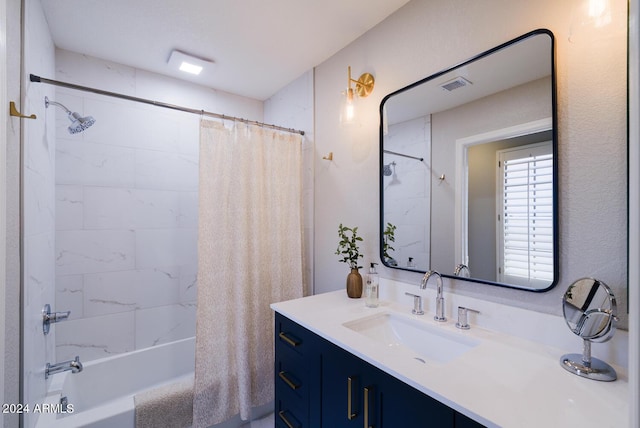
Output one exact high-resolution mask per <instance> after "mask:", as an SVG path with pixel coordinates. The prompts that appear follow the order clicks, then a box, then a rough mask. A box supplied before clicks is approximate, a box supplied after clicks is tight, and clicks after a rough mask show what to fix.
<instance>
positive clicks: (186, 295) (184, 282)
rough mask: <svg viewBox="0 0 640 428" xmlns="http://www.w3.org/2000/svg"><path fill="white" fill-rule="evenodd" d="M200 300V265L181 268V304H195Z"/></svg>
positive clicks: (195, 264)
mask: <svg viewBox="0 0 640 428" xmlns="http://www.w3.org/2000/svg"><path fill="white" fill-rule="evenodd" d="M197 298H198V264H197V261H195V262H194V263H193V264H187V265H183V266H180V303H189V302H195V301H196V300H197Z"/></svg>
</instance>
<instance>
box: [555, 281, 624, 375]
mask: <svg viewBox="0 0 640 428" xmlns="http://www.w3.org/2000/svg"><path fill="white" fill-rule="evenodd" d="M616 309H617V308H616V298H615V296H614V295H613V293H612V291H611V289H610V288H609V287H608V286H607V284H605V283H604V282H602V281H599V280H597V279H594V278H582V279H579V280H577V281H576V282H574V283H573V284H571V285H570V286H569V288H568V289H567V292H566V293H565V294H564V298H563V299H562V311H563V313H564V319H565V321H566V322H567V325H568V326H569V329H570V330H571V331H572V332H573V333H574V334H575V335H577V336H579V337H581V338H582V339H583V343H584V346H583V352H582V355H580V354H567V355H563V356H562V358H561V359H560V364H561V365H562V367H564V368H565V369H566V370H568V371H570V372H571V373H574V374H577V375H578V376H582V377H586V378H589V379H594V380H602V381H612V380H616V378H617V376H616V372H615V370H614V369H613V367H611V366H610V365H609V364H607V363H605V362H604V361H601V360H599V359H597V358H592V357H591V342H606V341H607V340H609V339H611V337H613V334H614V333H615V322H616V321H617V320H618V318H617V316H616Z"/></svg>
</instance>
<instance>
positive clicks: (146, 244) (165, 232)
mask: <svg viewBox="0 0 640 428" xmlns="http://www.w3.org/2000/svg"><path fill="white" fill-rule="evenodd" d="M197 236H198V231H197V230H196V229H179V230H178V229H141V230H137V231H136V244H135V249H136V267H137V268H138V269H148V268H153V267H157V266H181V265H188V264H193V263H195V262H196V261H197V254H198V253H197V251H198V248H197Z"/></svg>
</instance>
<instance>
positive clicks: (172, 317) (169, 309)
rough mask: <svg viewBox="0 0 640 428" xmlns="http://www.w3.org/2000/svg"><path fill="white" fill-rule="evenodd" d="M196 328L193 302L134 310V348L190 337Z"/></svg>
mask: <svg viewBox="0 0 640 428" xmlns="http://www.w3.org/2000/svg"><path fill="white" fill-rule="evenodd" d="M195 328H196V306H195V304H182V305H171V306H161V307H156V308H151V309H141V310H138V311H136V349H142V348H146V347H149V346H155V345H159V344H161V343H167V342H172V341H174V340H178V339H182V338H186V337H191V336H193V335H194V332H195Z"/></svg>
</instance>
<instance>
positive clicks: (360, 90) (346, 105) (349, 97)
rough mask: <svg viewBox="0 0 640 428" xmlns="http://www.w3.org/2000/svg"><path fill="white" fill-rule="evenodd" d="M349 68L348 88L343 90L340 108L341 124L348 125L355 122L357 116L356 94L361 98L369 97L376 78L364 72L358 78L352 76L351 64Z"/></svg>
mask: <svg viewBox="0 0 640 428" xmlns="http://www.w3.org/2000/svg"><path fill="white" fill-rule="evenodd" d="M348 70H349V80H348V85H347V89H346V90H345V91H343V92H342V95H343V97H344V98H343V101H342V108H341V109H340V124H342V125H346V124H349V123H352V122H353V119H354V117H355V105H354V104H355V100H356V96H357V97H360V98H365V97H368V96H369V94H371V92H373V86H374V84H375V79H374V77H373V76H372V75H371V74H370V73H363V74H362V75H361V76H360V77H359V78H358V80H355V79H352V78H351V66H349V68H348ZM351 83H355V90H354V88H352V87H351Z"/></svg>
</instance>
